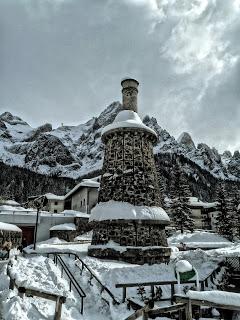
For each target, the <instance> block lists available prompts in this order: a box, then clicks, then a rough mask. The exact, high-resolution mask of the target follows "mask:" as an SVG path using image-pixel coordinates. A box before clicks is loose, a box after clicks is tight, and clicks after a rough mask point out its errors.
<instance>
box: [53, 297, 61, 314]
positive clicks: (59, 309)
mask: <svg viewBox="0 0 240 320" xmlns="http://www.w3.org/2000/svg"><path fill="white" fill-rule="evenodd" d="M61 314H62V299H61V297H58V298H57V301H56V307H55V316H54V320H60V319H61Z"/></svg>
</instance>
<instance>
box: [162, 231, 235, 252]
mask: <svg viewBox="0 0 240 320" xmlns="http://www.w3.org/2000/svg"><path fill="white" fill-rule="evenodd" d="M181 243H185V244H186V246H187V248H202V249H203V248H205V249H213V248H214V249H215V248H223V247H231V246H232V245H233V243H232V242H230V241H229V240H227V239H226V238H224V237H222V236H220V235H219V234H217V233H213V232H207V231H203V230H201V231H200V230H199V231H197V230H196V231H194V232H192V233H191V232H190V231H189V232H187V231H185V232H184V233H181V232H180V231H177V232H176V233H175V234H173V235H172V236H171V237H169V238H168V244H169V245H171V246H176V247H181Z"/></svg>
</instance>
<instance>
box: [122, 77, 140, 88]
mask: <svg viewBox="0 0 240 320" xmlns="http://www.w3.org/2000/svg"><path fill="white" fill-rule="evenodd" d="M125 81H131V82H135V83H136V87H137V86H138V85H139V82H138V81H137V80H136V79H134V78H131V77H125V78H123V79H122V80H121V85H122V87H123V83H124V82H125Z"/></svg>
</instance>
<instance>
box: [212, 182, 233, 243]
mask: <svg viewBox="0 0 240 320" xmlns="http://www.w3.org/2000/svg"><path fill="white" fill-rule="evenodd" d="M216 194H217V198H216V200H217V202H218V203H219V204H220V208H219V214H218V216H217V218H216V220H217V230H218V233H219V234H220V235H223V236H225V237H226V238H228V239H229V240H230V241H232V240H233V238H234V235H235V233H236V228H235V217H236V216H235V213H236V211H235V209H234V201H233V198H232V197H231V195H230V194H229V193H228V192H227V191H226V187H225V184H224V183H223V182H220V183H219V185H218V189H217V193H216Z"/></svg>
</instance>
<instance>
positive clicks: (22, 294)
mask: <svg viewBox="0 0 240 320" xmlns="http://www.w3.org/2000/svg"><path fill="white" fill-rule="evenodd" d="M25 292H26V289H25V288H24V287H19V288H18V295H19V297H21V298H24V294H25Z"/></svg>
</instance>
